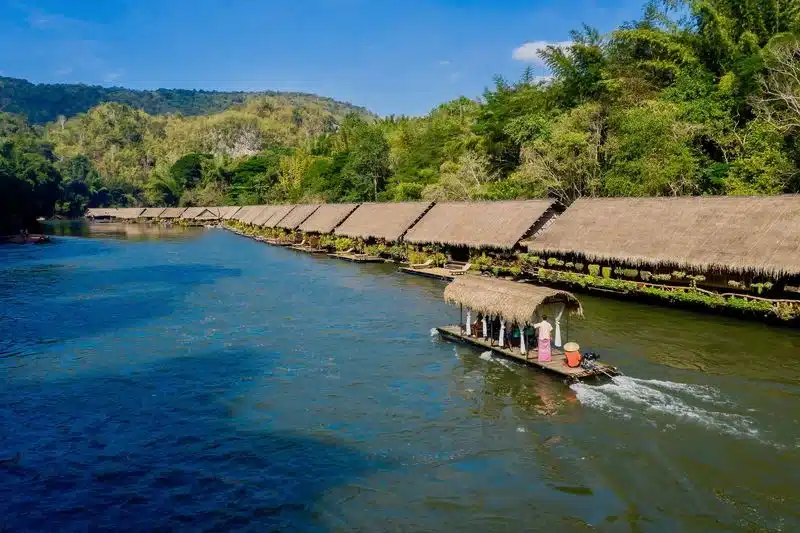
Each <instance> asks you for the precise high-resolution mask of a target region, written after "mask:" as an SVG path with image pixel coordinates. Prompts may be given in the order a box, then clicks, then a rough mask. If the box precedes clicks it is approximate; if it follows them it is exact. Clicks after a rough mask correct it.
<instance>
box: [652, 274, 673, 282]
mask: <svg viewBox="0 0 800 533" xmlns="http://www.w3.org/2000/svg"><path fill="white" fill-rule="evenodd" d="M653 279H654V280H656V281H670V280H672V274H654V275H653Z"/></svg>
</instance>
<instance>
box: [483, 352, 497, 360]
mask: <svg viewBox="0 0 800 533" xmlns="http://www.w3.org/2000/svg"><path fill="white" fill-rule="evenodd" d="M481 359H483V360H484V361H491V360H492V359H494V358H493V357H492V352H483V353H482V354H481Z"/></svg>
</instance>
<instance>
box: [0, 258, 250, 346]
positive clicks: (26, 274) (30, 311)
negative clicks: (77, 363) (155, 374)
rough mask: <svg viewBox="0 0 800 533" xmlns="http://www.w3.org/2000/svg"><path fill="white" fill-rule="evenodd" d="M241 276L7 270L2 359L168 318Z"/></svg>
mask: <svg viewBox="0 0 800 533" xmlns="http://www.w3.org/2000/svg"><path fill="white" fill-rule="evenodd" d="M240 275H241V271H240V270H238V269H233V268H225V267H219V266H211V265H203V264H184V265H153V266H132V267H127V268H121V267H117V268H112V269H84V268H70V267H68V266H66V265H63V264H48V265H38V266H33V267H31V266H29V267H27V268H20V269H6V270H5V271H2V272H0V302H2V303H3V312H2V314H0V357H8V356H10V355H15V354H20V353H25V352H26V351H27V350H28V349H30V348H33V347H34V346H36V345H40V344H52V343H54V342H56V341H63V340H67V339H73V338H79V337H87V336H92V335H96V334H98V333H102V332H107V331H113V330H117V329H119V327H120V324H124V325H125V327H126V328H130V327H135V326H136V324H137V323H140V322H143V321H150V320H153V319H157V318H158V317H163V316H168V315H170V314H172V313H173V312H174V310H175V309H176V307H177V306H178V305H180V304H181V303H182V301H183V299H184V298H185V297H186V295H187V294H188V293H189V292H190V291H191V290H192V289H193V288H194V287H196V286H198V285H208V284H213V283H216V282H219V281H220V280H221V279H223V278H232V277H238V276H240ZM31 292H35V293H36V297H35V298H31V297H29V296H30V294H31Z"/></svg>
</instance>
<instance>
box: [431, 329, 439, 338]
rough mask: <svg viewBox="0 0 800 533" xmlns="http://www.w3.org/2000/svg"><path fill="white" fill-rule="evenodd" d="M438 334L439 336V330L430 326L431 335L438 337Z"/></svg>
mask: <svg viewBox="0 0 800 533" xmlns="http://www.w3.org/2000/svg"><path fill="white" fill-rule="evenodd" d="M438 336H439V330H438V329H436V328H431V337H438Z"/></svg>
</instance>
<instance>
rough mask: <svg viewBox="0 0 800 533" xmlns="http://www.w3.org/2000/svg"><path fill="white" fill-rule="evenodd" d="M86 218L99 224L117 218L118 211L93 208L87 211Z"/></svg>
mask: <svg viewBox="0 0 800 533" xmlns="http://www.w3.org/2000/svg"><path fill="white" fill-rule="evenodd" d="M85 216H86V218H88V219H89V220H93V221H97V222H108V221H111V220H113V219H115V218H117V209H116V208H110V207H92V208H90V209H87V210H86V215H85Z"/></svg>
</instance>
